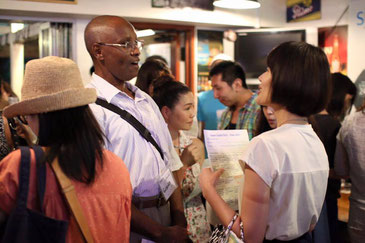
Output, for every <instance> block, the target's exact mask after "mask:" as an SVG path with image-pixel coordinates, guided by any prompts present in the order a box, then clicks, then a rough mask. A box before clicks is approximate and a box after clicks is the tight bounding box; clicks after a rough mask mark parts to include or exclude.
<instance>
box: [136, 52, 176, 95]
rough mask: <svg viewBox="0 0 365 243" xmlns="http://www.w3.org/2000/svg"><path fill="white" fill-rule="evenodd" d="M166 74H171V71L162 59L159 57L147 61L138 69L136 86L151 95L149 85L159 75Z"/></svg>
mask: <svg viewBox="0 0 365 243" xmlns="http://www.w3.org/2000/svg"><path fill="white" fill-rule="evenodd" d="M166 74H171V71H170V69H169V68H168V66H167V65H166V64H165V63H163V62H162V61H160V60H157V59H152V60H149V61H146V62H145V63H143V64H142V66H141V68H140V69H139V71H138V75H137V80H136V86H137V87H138V88H140V89H141V90H143V91H144V92H146V93H147V94H149V95H151V94H150V93H149V87H150V85H151V84H152V82H153V81H154V80H155V79H157V78H158V77H160V76H162V75H166Z"/></svg>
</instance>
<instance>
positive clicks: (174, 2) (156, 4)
mask: <svg viewBox="0 0 365 243" xmlns="http://www.w3.org/2000/svg"><path fill="white" fill-rule="evenodd" d="M151 5H152V7H153V8H186V7H189V8H200V9H204V10H210V11H213V10H214V6H213V1H212V0H151Z"/></svg>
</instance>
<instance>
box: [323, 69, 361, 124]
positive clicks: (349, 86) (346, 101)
mask: <svg viewBox="0 0 365 243" xmlns="http://www.w3.org/2000/svg"><path fill="white" fill-rule="evenodd" d="M331 77H332V86H333V88H332V94H331V100H330V102H329V104H328V106H327V109H326V110H327V112H328V114H329V115H331V116H332V117H334V118H335V119H337V120H339V121H342V120H343V119H344V117H345V116H346V115H347V114H349V113H350V111H351V108H352V105H353V104H354V101H355V98H356V92H357V88H356V85H355V84H354V83H353V82H352V81H351V80H350V79H349V77H347V76H345V75H343V74H342V73H333V74H332V76H331Z"/></svg>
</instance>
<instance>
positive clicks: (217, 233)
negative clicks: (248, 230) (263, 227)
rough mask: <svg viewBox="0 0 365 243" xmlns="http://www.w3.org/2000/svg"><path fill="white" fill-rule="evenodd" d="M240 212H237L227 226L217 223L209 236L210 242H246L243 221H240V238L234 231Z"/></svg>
mask: <svg viewBox="0 0 365 243" xmlns="http://www.w3.org/2000/svg"><path fill="white" fill-rule="evenodd" d="M237 218H238V214H237V213H236V214H235V215H234V216H233V218H232V220H231V222H230V223H229V224H228V226H227V228H226V227H224V226H223V225H221V224H220V225H217V226H216V227H215V229H214V230H213V233H212V235H211V236H210V238H209V243H244V242H245V240H244V233H243V223H242V221H241V222H240V238H238V237H237V235H236V234H235V233H234V232H233V231H232V226H233V224H234V222H235V221H236V219H237Z"/></svg>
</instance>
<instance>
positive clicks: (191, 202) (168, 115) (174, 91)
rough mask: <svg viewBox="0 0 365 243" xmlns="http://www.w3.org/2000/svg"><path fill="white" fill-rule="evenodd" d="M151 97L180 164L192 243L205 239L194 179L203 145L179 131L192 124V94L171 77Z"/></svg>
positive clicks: (203, 215)
mask: <svg viewBox="0 0 365 243" xmlns="http://www.w3.org/2000/svg"><path fill="white" fill-rule="evenodd" d="M153 99H154V100H155V101H156V103H157V105H158V106H159V108H160V110H161V113H162V115H163V117H164V118H165V121H166V123H167V126H168V128H169V131H170V134H171V137H172V142H173V144H174V147H175V149H176V152H177V153H178V154H179V155H180V158H181V161H182V162H183V164H184V166H183V167H182V169H180V171H179V172H178V177H179V184H180V186H181V189H182V192H183V197H184V211H185V217H186V220H187V223H188V232H189V236H190V239H191V240H192V241H193V242H208V239H209V236H210V233H211V232H210V226H209V223H208V221H207V218H206V211H205V208H204V205H203V203H202V199H201V189H200V187H199V180H198V179H199V174H200V168H201V166H202V163H203V161H204V158H205V155H204V145H203V143H202V142H201V141H200V140H199V139H197V138H193V139H192V138H189V137H187V136H186V135H184V133H182V130H189V129H190V128H191V126H192V125H193V118H194V117H195V107H194V96H193V93H192V92H191V90H190V89H189V88H188V87H187V86H186V85H184V84H182V83H181V82H176V81H174V80H173V79H172V78H171V80H170V81H168V82H165V83H163V84H161V85H160V86H157V87H156V88H155V89H154V91H153Z"/></svg>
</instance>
